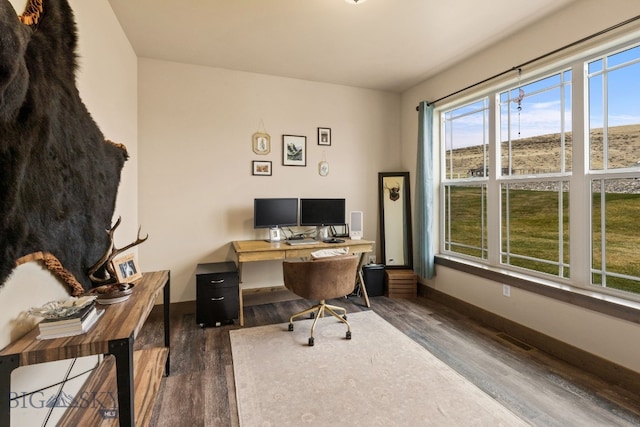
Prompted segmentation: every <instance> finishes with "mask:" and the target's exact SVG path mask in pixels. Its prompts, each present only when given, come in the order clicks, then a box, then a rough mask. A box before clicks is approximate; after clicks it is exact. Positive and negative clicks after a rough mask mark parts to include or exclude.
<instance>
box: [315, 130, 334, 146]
mask: <svg viewBox="0 0 640 427" xmlns="http://www.w3.org/2000/svg"><path fill="white" fill-rule="evenodd" d="M318 145H331V128H318Z"/></svg>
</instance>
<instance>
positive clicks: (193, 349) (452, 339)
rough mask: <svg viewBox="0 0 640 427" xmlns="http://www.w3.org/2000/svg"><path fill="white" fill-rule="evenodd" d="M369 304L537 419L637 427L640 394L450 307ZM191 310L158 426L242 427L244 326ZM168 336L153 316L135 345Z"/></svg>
mask: <svg viewBox="0 0 640 427" xmlns="http://www.w3.org/2000/svg"><path fill="white" fill-rule="evenodd" d="M332 302H333V303H337V304H338V305H342V306H344V307H346V308H347V311H348V312H356V311H362V310H368V308H365V307H363V306H362V305H361V299H360V298H358V297H350V299H349V300H348V301H347V300H345V299H342V300H339V301H332ZM308 305H309V302H308V301H304V300H296V301H288V302H281V303H275V304H263V305H256V306H250V307H245V327H251V326H258V325H265V324H272V323H283V322H287V321H288V318H289V316H290V315H291V313H294V312H296V311H299V310H302V309H304V308H306V307H307V306H308ZM371 309H372V310H374V311H375V312H376V313H378V314H379V315H380V316H382V317H383V318H385V319H386V320H387V321H388V322H389V323H391V324H393V325H394V326H395V327H397V328H398V329H399V330H401V331H403V332H404V333H405V334H407V335H408V336H409V337H411V338H412V339H413V340H414V341H416V342H418V343H419V344H421V345H422V346H423V347H424V348H426V349H427V350H429V351H430V352H431V353H433V354H434V355H435V356H436V357H438V358H439V359H441V360H442V361H444V362H445V363H446V364H447V365H449V366H451V367H452V368H453V369H455V370H456V371H458V372H459V373H460V374H462V375H463V376H464V377H466V378H467V379H468V380H470V381H471V382H473V383H474V384H476V386H478V387H479V388H480V389H482V390H483V391H484V392H486V393H487V394H489V395H491V396H492V397H494V398H495V399H496V400H498V401H499V402H500V403H502V404H503V405H504V406H506V407H507V408H509V409H510V410H512V411H513V412H514V413H516V414H517V415H518V416H519V417H521V418H522V419H524V420H526V421H527V422H529V423H530V424H531V425H534V426H563V427H564V426H581V427H582V426H640V396H636V395H632V394H631V393H629V392H626V391H625V390H621V389H619V388H616V387H614V386H612V385H611V384H607V383H606V382H604V381H602V380H600V379H599V378H597V377H594V376H592V375H589V374H588V373H585V372H584V371H581V370H579V369H576V368H574V367H572V366H569V365H567V364H566V363H563V362H561V361H559V360H558V359H555V358H553V357H550V356H548V355H546V354H544V353H542V352H541V351H539V350H537V349H535V348H530V347H529V348H527V346H522V345H520V344H519V343H518V342H512V341H511V340H509V337H504V336H501V334H500V333H499V332H498V331H495V330H490V329H487V328H485V327H483V326H481V325H478V324H477V323H475V322H473V321H470V320H469V319H468V318H466V317H464V316H462V315H460V314H459V313H456V312H455V311H452V310H450V309H449V308H447V307H445V306H442V305H440V304H438V303H435V302H433V301H430V300H427V299H424V298H419V299H414V300H405V299H389V298H386V297H374V298H371ZM189 311H190V310H186V312H182V313H180V312H178V310H175V311H174V313H173V314H172V336H171V375H170V376H169V377H167V378H164V379H163V380H162V386H161V389H160V394H159V396H158V400H157V401H156V405H155V409H154V415H153V421H152V425H153V426H171V427H178V426H189V427H193V426H216V427H218V426H237V425H238V414H237V410H236V401H235V388H234V384H233V365H232V359H231V346H230V342H229V333H228V332H229V330H230V329H235V328H238V326H223V327H219V328H206V329H201V328H200V327H199V326H198V325H197V324H196V322H195V314H194V313H190V312H189ZM353 333H354V334H357V331H353ZM162 342H163V338H162V318H161V317H160V315H159V313H155V312H154V313H153V314H152V316H150V318H149V320H148V321H147V323H146V325H145V327H144V328H143V330H142V332H141V333H140V336H139V337H138V340H137V342H136V346H137V347H144V346H149V345H161V344H162ZM256 357H260V355H256ZM428 386H429V385H428V384H425V387H428Z"/></svg>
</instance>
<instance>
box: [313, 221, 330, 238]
mask: <svg viewBox="0 0 640 427" xmlns="http://www.w3.org/2000/svg"><path fill="white" fill-rule="evenodd" d="M328 238H329V227H328V226H326V225H319V226H317V227H316V240H319V241H323V240H327V239H328Z"/></svg>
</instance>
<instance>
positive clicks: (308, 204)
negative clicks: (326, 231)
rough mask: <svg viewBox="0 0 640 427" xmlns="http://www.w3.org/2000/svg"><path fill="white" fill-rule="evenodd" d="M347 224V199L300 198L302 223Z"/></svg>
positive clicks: (305, 224)
mask: <svg viewBox="0 0 640 427" xmlns="http://www.w3.org/2000/svg"><path fill="white" fill-rule="evenodd" d="M344 224H345V199H300V225H304V226H308V225H315V226H317V227H320V226H327V225H344Z"/></svg>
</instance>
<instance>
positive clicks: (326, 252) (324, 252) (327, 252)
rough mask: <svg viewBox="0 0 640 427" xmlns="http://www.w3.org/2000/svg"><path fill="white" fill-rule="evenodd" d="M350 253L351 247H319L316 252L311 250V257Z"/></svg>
mask: <svg viewBox="0 0 640 427" xmlns="http://www.w3.org/2000/svg"><path fill="white" fill-rule="evenodd" d="M348 253H349V248H348V247H346V248H335V249H319V250H317V251H315V252H311V258H313V259H318V258H327V257H331V256H339V255H347V254H348Z"/></svg>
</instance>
